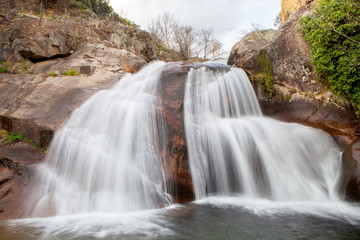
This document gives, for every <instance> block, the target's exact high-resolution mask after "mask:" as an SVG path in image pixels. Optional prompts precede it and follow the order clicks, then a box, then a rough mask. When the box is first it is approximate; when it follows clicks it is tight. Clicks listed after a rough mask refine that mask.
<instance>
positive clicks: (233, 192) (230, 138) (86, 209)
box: [0, 63, 360, 240]
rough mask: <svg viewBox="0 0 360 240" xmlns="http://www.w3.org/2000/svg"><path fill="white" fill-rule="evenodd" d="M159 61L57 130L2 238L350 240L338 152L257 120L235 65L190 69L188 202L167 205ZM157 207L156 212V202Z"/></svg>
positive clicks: (313, 133) (354, 217) (355, 220)
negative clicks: (23, 212) (24, 213)
mask: <svg viewBox="0 0 360 240" xmlns="http://www.w3.org/2000/svg"><path fill="white" fill-rule="evenodd" d="M164 66H165V64H164V63H154V64H151V65H149V66H148V67H147V68H145V69H143V70H142V71H141V72H139V73H137V74H135V75H132V76H127V77H125V78H123V79H122V80H121V81H120V82H119V84H117V85H116V86H115V88H113V89H111V90H108V91H102V92H100V93H98V94H96V95H95V96H93V97H92V98H90V99H89V100H88V101H87V102H86V103H85V104H84V105H83V106H81V107H80V108H79V109H77V110H76V111H75V112H74V113H73V114H72V115H71V117H70V119H69V120H68V121H67V123H66V124H65V125H64V126H63V128H62V129H61V130H60V131H59V132H57V133H56V135H55V137H54V140H53V142H52V144H51V147H50V149H49V153H48V156H47V158H46V162H45V163H44V164H42V165H41V166H39V168H38V172H39V181H41V182H42V183H43V185H42V186H41V187H39V189H38V190H36V191H35V190H34V194H33V196H32V199H31V201H29V206H28V207H27V210H28V214H29V215H30V216H31V218H26V219H18V220H11V221H7V222H4V223H0V240H5V239H7V240H10V239H16V240H17V239H21V240H28V239H29V240H30V239H78V240H83V239H86V240H91V239H158V240H159V239H207V240H208V239H334V240H335V239H354V240H355V239H359V238H360V210H359V209H360V208H358V207H357V206H353V205H350V204H349V203H345V202H343V201H341V199H340V197H339V196H338V194H337V191H338V185H337V182H338V178H339V175H340V170H341V161H340V159H341V158H340V156H341V152H340V150H339V149H338V148H337V146H336V144H335V143H334V142H333V140H332V138H331V137H330V136H328V135H327V134H325V133H323V132H322V131H320V130H316V129H312V128H309V127H305V126H302V125H299V124H289V123H283V122H278V121H275V120H272V119H269V118H265V117H263V116H262V114H261V110H260V108H259V105H258V103H257V100H256V97H255V95H254V92H253V90H252V88H251V85H250V83H249V80H248V78H247V77H246V75H245V73H244V72H243V71H242V70H240V69H233V68H229V67H225V66H224V65H207V64H203V65H201V66H198V67H194V68H193V69H191V70H190V72H189V74H188V79H187V85H186V93H185V100H184V118H185V128H186V135H187V143H188V151H189V159H190V160H189V161H190V167H191V174H192V180H193V183H194V188H195V193H196V199H197V201H195V202H192V203H188V204H181V205H180V204H172V198H171V196H170V195H168V194H167V192H168V191H167V187H168V186H166V185H164V184H163V183H164V181H165V179H166V178H167V177H168V176H166V174H169V173H165V172H164V171H163V169H162V164H163V162H164V161H166V159H165V156H163V155H162V152H164V150H165V146H166V139H165V137H164V136H166V132H165V130H164V129H163V126H164V124H163V121H164V120H163V119H162V113H161V106H160V104H161V103H160V102H159V100H158V98H157V89H158V82H159V76H160V73H161V69H162V68H163V67H164ZM159 207H164V208H159Z"/></svg>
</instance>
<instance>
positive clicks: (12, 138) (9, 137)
mask: <svg viewBox="0 0 360 240" xmlns="http://www.w3.org/2000/svg"><path fill="white" fill-rule="evenodd" d="M2 139H4V140H5V142H6V144H10V145H12V144H14V143H16V142H25V143H28V144H30V145H32V146H34V147H35V148H37V149H40V150H42V148H41V147H39V146H38V145H37V144H36V143H35V142H34V141H33V140H31V139H29V138H27V137H25V136H24V135H22V134H20V133H9V132H7V131H6V130H3V129H2V130H0V140H2Z"/></svg>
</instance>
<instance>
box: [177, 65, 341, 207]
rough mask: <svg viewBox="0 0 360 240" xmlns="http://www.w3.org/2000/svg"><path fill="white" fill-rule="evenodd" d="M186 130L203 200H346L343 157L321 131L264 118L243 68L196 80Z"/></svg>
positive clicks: (190, 84) (198, 73)
mask: <svg viewBox="0 0 360 240" xmlns="http://www.w3.org/2000/svg"><path fill="white" fill-rule="evenodd" d="M184 105H185V127H186V136H187V142H188V148H189V159H190V167H191V174H192V179H193V184H194V188H195V193H196V198H197V199H201V198H204V197H205V196H207V195H208V194H220V195H223V194H225V195H229V194H232V193H241V194H243V195H245V196H247V197H252V198H267V199H271V200H275V201H324V200H331V199H332V200H338V197H337V194H336V189H335V185H336V182H337V178H338V177H339V173H340V167H341V166H340V165H341V164H340V151H339V149H338V148H337V147H336V145H335V143H334V142H333V140H332V138H331V137H330V136H328V135H327V134H325V133H323V132H322V131H320V130H316V129H313V128H309V127H305V126H302V125H299V124H294V123H291V124H289V123H283V122H279V121H275V120H272V119H269V118H265V117H263V116H262V114H261V111H260V108H259V105H258V102H257V100H256V97H255V94H254V91H253V89H252V87H251V85H250V82H249V80H248V78H247V76H246V74H245V73H244V71H243V70H241V69H234V68H231V69H230V68H226V69H220V70H219V68H218V69H217V70H211V68H209V67H207V68H205V67H201V68H199V69H192V70H190V72H189V74H188V80H187V86H186V93H185V103H184Z"/></svg>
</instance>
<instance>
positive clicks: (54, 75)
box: [49, 72, 57, 77]
mask: <svg viewBox="0 0 360 240" xmlns="http://www.w3.org/2000/svg"><path fill="white" fill-rule="evenodd" d="M49 76H51V77H56V76H57V74H56V73H54V72H51V73H49Z"/></svg>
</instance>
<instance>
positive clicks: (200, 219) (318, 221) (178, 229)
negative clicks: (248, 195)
mask: <svg viewBox="0 0 360 240" xmlns="http://www.w3.org/2000/svg"><path fill="white" fill-rule="evenodd" d="M0 239H1V240H5V239H6V240H30V239H44V240H45V239H46V240H47V239H49V240H50V239H51V240H54V239H56V240H57V239H59V240H62V239H76V240H85V239H86V240H93V239H94V240H95V239H106V240H107V239H129V240H135V239H156V240H162V239H164V240H165V239H166V240H168V239H176V240H177V239H179V240H180V239H194V240H195V239H196V240H199V239H206V240H211V239H243V240H247V239H249V240H250V239H251V240H252V239H286V240H289V239H319V240H320V239H324V240H332V239H334V240H335V239H336V240H338V239H347V240H351V239H354V240H355V239H360V210H359V208H358V207H356V206H351V205H347V204H345V203H333V202H332V203H331V202H329V203H323V202H322V203H314V202H307V203H304V202H299V203H275V202H271V201H265V200H253V199H252V200H249V199H241V198H232V197H228V198H218V197H210V198H207V199H205V200H202V201H197V202H193V203H189V204H185V205H174V206H172V207H169V208H165V209H158V210H148V211H141V212H133V213H126V214H118V213H103V212H102V213H99V212H94V213H86V214H77V215H66V216H56V217H49V218H32V219H21V220H12V221H7V222H3V223H0Z"/></svg>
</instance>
